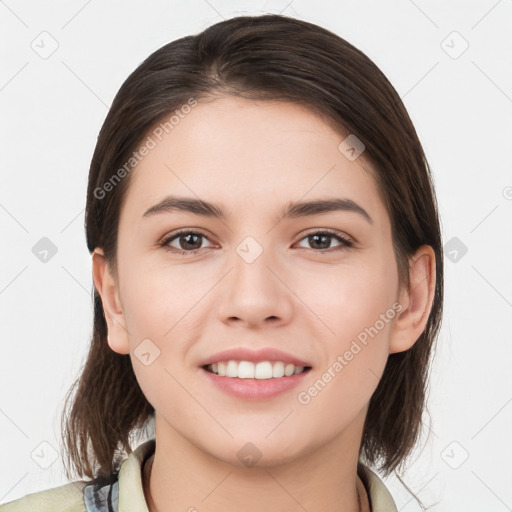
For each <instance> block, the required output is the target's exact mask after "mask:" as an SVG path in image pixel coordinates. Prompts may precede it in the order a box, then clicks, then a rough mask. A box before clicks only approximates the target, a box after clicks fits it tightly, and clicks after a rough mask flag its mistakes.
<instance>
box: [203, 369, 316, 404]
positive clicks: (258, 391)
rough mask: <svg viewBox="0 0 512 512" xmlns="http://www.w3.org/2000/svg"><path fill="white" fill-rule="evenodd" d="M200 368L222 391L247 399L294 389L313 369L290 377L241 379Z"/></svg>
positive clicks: (260, 398)
mask: <svg viewBox="0 0 512 512" xmlns="http://www.w3.org/2000/svg"><path fill="white" fill-rule="evenodd" d="M200 370H201V371H202V372H203V373H204V374H206V377H207V378H208V379H210V382H211V383H212V384H214V385H215V386H217V387H218V388H219V389H220V390H221V391H224V392H225V393H227V394H229V395H232V396H235V397H237V398H244V399H245V400H265V399H267V398H273V397H275V396H277V395H279V394H281V393H284V392H285V391H288V390H290V389H292V388H293V387H295V386H297V385H298V384H299V383H300V382H302V381H303V380H304V378H305V376H306V375H307V374H308V373H309V372H310V371H311V369H310V370H307V371H305V372H302V373H298V374H297V375H291V376H290V377H277V378H272V379H239V378H236V377H221V376H219V375H217V374H216V373H212V372H209V371H208V370H205V369H204V368H200Z"/></svg>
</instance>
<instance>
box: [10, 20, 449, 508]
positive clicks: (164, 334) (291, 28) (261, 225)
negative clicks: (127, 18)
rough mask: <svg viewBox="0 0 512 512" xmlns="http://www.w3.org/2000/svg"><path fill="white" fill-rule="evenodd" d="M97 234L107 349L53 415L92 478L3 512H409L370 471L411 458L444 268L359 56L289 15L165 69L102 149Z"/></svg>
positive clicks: (74, 459) (101, 338) (393, 109)
mask: <svg viewBox="0 0 512 512" xmlns="http://www.w3.org/2000/svg"><path fill="white" fill-rule="evenodd" d="M86 235H87V244H88V248H89V251H90V252H91V254H92V258H93V279H94V300H95V317H94V330H93V336H92V341H91V347H90V351H89V354H88V358H87V362H86V365H85V367H84V369H83V372H82V374H81V376H80V378H79V379H78V380H77V382H76V383H75V384H76V385H75V386H73V387H72V389H71V390H70V394H69V395H68V402H67V405H69V407H68V409H69V410H65V411H64V414H63V431H64V436H65V443H66V447H67V451H68V456H69V462H70V465H71V466H72V470H74V474H75V475H77V476H78V477H79V478H82V479H81V480H76V481H74V482H71V483H69V484H66V485H63V486H60V487H57V488H55V489H50V490H46V491H42V492H39V493H34V494H31V495H28V496H25V497H24V498H21V499H19V500H16V501H14V502H11V503H9V504H5V505H3V506H2V507H0V510H1V511H2V512H4V511H5V512H9V511H15V510H29V509H30V510H46V509H48V510H50V509H51V510H53V511H59V510H66V511H75V510H76V511H79V510H80V511H84V510H87V511H89V512H90V511H110V510H118V511H119V512H127V511H132V510H133V511H135V510H137V511H150V512H156V511H158V512H161V511H170V512H174V511H177V510H189V511H193V510H199V511H206V510H210V511H217V510H223V511H230V510H245V511H253V510H254V511H256V510H258V511H259V510H261V509H265V510H267V511H282V510H308V511H310V512H314V511H320V510H322V511H333V512H334V511H345V512H349V511H366V512H368V511H373V512H375V511H386V512H387V511H396V510H397V509H396V504H395V503H394V501H393V498H392V496H391V494H390V493H389V491H388V490H387V489H386V487H385V485H384V483H383V482H382V481H381V480H380V479H379V477H378V476H377V474H376V472H375V471H373V470H372V469H371V468H370V466H373V467H374V468H375V470H378V471H382V472H383V473H384V474H386V475H388V474H390V473H391V472H393V471H397V470H398V469H400V468H401V467H402V465H403V464H404V462H405V460H406V458H407V456H408V455H409V454H410V452H411V450H412V448H413V447H414V446H415V443H416V441H417V439H418V435H419V432H420V429H421V416H422V412H423V409H424V404H425V389H426V385H427V377H428V365H429V361H430V355H431V349H432V346H433V344H434V342H435V339H436V337H437V334H438V330H439V327H440V322H441V313H442V294H443V260H442V251H441V234H440V226H439V219H438V213H437V205H436V199H435V194H434V187H433V183H432V177H431V173H430V169H429V167H428V164H427V161H426V158H425V155H424V153H423V150H422V147H421V144H420V141H419V140H418V137H417V134H416V132H415V129H414V127H413V125H412V123H411V120H410V118H409V116H408V114H407V112H406V110H405V108H404V106H403V103H402V102H401V100H400V98H399V96H398V95H397V93H396V91H395V90H394V89H393V87H392V86H391V84H390V83H389V81H388V80H387V79H386V77H385V76H384V75H383V74H382V72H381V71H380V70H379V69H378V68H377V67H376V65H375V64H374V63H373V62H372V61H370V60H369V59H368V57H366V56H365V55H364V54H363V53H362V52H361V51H359V50H357V49H356V48H354V47H353V46H352V45H350V44H349V43H348V42H347V41H345V40H343V39H342V38H340V37H339V36H337V35H335V34H333V33H331V32H329V31H327V30H325V29H323V28H321V27H318V26H316V25H314V24H311V23H308V22H305V21H301V20H297V19H293V18H288V17H285V16H281V15H263V16H254V17H251V16H243V17H238V18H233V19H229V20H227V21H223V22H221V23H217V24H216V25H213V26H211V27H209V28H207V29H206V30H204V31H203V32H202V33H200V34H198V35H195V36H188V37H184V38H182V39H179V40H177V41H174V42H172V43H170V44H167V45H165V46H164V47H162V48H161V49H159V50H157V51H156V52H155V53H153V54H152V55H151V56H150V57H148V58H147V59H146V60H145V61H144V62H143V63H142V64H141V65H140V66H139V67H138V68H137V69H136V70H135V71H134V72H133V73H132V74H131V75H130V76H129V77H128V79H127V80H126V82H125V83H124V84H123V86H122V87H121V89H120V91H119V92H118V94H117V96H116V98H115V99H114V102H113V104H112V107H111V109H110V111H109V113H108V115H107V118H106V120H105V123H104V125H103V127H102V129H101V132H100V135H99V138H98V142H97V146H96V149H95V152H94V155H93V158H92V163H91V168H90V173H89V184H88V191H87V206H86ZM148 428H149V429H150V431H151V428H154V435H153V436H150V439H148V440H146V441H145V442H143V443H142V444H139V445H138V446H137V447H136V448H135V449H133V446H134V444H135V439H136V438H137V437H138V436H139V437H140V436H141V435H143V434H144V432H146V429H148ZM127 455H128V456H127ZM72 470H71V469H68V477H69V478H74V476H73V471H72ZM83 477H85V479H83ZM45 507H46V508H45Z"/></svg>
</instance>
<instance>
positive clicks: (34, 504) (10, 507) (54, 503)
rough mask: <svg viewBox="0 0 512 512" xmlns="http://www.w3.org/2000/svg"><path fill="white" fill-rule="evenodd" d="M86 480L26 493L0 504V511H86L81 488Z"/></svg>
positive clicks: (85, 483)
mask: <svg viewBox="0 0 512 512" xmlns="http://www.w3.org/2000/svg"><path fill="white" fill-rule="evenodd" d="M85 485H87V482H80V481H77V482H70V483H69V484H65V485H61V486H59V487H54V488H53V489H46V490H44V491H40V492H35V493H32V494H27V495H26V496H23V498H19V499H17V500H14V501H11V502H9V503H5V504H3V505H0V512H87V509H86V508H85V503H84V495H83V488H84V486H85Z"/></svg>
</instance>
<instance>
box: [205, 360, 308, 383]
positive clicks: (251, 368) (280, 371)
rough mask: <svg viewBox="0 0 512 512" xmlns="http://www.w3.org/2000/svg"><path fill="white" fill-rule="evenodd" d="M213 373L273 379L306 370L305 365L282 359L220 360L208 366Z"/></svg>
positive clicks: (241, 377) (223, 375)
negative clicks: (274, 360) (272, 360)
mask: <svg viewBox="0 0 512 512" xmlns="http://www.w3.org/2000/svg"><path fill="white" fill-rule="evenodd" d="M208 368H209V369H211V371H212V372H213V373H216V374H218V375H220V376H221V377H238V378H239V379H271V378H273V377H283V376H287V377H289V376H290V375H296V374H297V373H301V372H302V371H303V370H304V366H295V365H294V364H291V363H289V364H287V363H283V362H281V361H276V362H274V363H271V362H270V361H261V362H259V363H256V364H254V363H253V362H251V361H233V360H230V361H219V362H218V363H212V364H211V365H209V366H208Z"/></svg>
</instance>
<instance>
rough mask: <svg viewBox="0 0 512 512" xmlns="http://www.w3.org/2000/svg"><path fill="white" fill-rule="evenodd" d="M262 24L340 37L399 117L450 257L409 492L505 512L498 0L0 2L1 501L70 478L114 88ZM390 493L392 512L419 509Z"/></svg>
mask: <svg viewBox="0 0 512 512" xmlns="http://www.w3.org/2000/svg"><path fill="white" fill-rule="evenodd" d="M264 12H282V13H283V14H287V15H289V16H295V17H298V18H301V19H305V20H308V21H311V22H313V23H317V24H319V25H321V26H324V27H326V28H328V29H330V30H332V31H334V32H336V33H337V34H339V35H340V36H342V37H343V38H345V39H347V40H348V41H349V42H351V43H352V44H354V45H355V46H356V47H358V48H359V49H361V50H362V51H363V52H365V53H366V54H367V55H368V56H369V57H370V58H371V59H373V60H374V61H375V63H376V64H377V65H378V66H379V67H380V68H381V69H382V70H383V72H384V73H385V74H386V75H387V76H388V78H389V79H390V81H391V83H392V84H393V85H394V87H395V88H396V89H397V91H398V93H399V94H400V96H401V97H402V99H403V101H404V103H405V105H406V108H407V109H408V112H409V114H410V116H411V118H412V120H413V122H414V124H415V126H416V129H417V131H418V134H419V136H420V139H421V141H422V144H423V146H424V149H425V152H426V154H427V158H428V160H429V162H430V164H431V166H432V169H433V172H434V175H435V185H436V189H437V196H438V201H439V205H440V213H441V219H442V229H443V240H444V243H445V244H448V245H447V248H446V251H445V255H446V267H445V270H446V282H445V284H446V302H445V316H444V324H443V328H442V331H441V336H440V338H439V342H438V350H437V352H436V358H435V361H434V366H433V373H432V379H431V391H430V399H429V411H430V418H431V423H430V422H429V417H428V416H426V418H425V419H426V422H427V426H426V427H425V431H424V436H423V442H422V444H421V445H420V446H419V447H418V449H417V450H416V452H415V455H414V456H413V457H412V459H411V462H410V464H409V469H408V471H407V474H406V480H405V481H406V483H407V484H408V486H409V487H410V488H411V489H412V490H413V491H414V492H416V493H417V494H418V496H419V497H420V498H421V499H422V501H423V502H424V503H425V504H426V505H431V508H430V509H429V510H432V511H465V512H470V511H475V512H476V511H478V512H481V511H483V510H486V511H496V512H499V511H502V510H503V511H505V510H511V507H512V490H511V485H510V482H512V470H511V469H510V455H511V447H512V442H511V439H510V432H512V403H511V402H512V383H511V377H510V375H511V372H510V361H511V353H512V348H511V347H512V340H511V334H510V327H511V319H512V315H511V313H512V286H511V284H512V265H511V262H512V229H511V222H510V220H511V218H512V172H511V171H512V166H511V160H512V156H511V148H512V142H511V141H512V126H511V119H512V1H510V0H501V1H497V2H496V1H495V0H485V1H484V0H482V1H478V2H476V1H472V2H467V1H449V2H446V1H440V0H438V1H431V2H427V1H419V0H417V1H412V0H401V1H398V0H397V1H389V2H378V1H359V2H358V1H346V0H344V1H338V2H334V1H315V2H306V1H300V0H295V1H292V2H289V3H288V2H284V1H280V0H273V1H268V2H256V1H238V2H235V1H224V2H222V1H220V0H215V1H214V0H208V1H206V0H193V1H190V2H185V1H182V2H164V1H153V2H142V1H140V2H137V1H133V0H132V1H122V2H121V1H109V2H105V1H103V2H100V1H98V0H89V1H83V0H79V1H78V0H77V1H69V2H55V1H54V2H23V1H18V2H16V1H15V0H5V1H0V16H1V18H0V19H1V20H2V21H1V23H2V30H1V31H0V39H1V46H0V51H1V55H0V62H1V63H2V65H1V68H0V102H1V107H2V123H1V125H0V129H1V134H0V144H1V151H0V158H1V166H0V172H1V180H2V186H1V189H0V221H1V222H0V229H1V232H0V236H1V244H2V250H1V251H0V258H1V260H0V269H1V273H0V315H1V316H0V331H1V351H0V354H1V357H0V390H1V402H0V432H1V436H0V503H1V502H6V501H11V500H13V499H16V498H19V497H21V496H23V495H25V494H27V493H29V492H36V491H39V490H42V489H46V488H50V487H55V486H57V485H60V484H62V483H65V482H66V480H65V478H64V476H63V473H62V464H61V462H60V459H58V458H57V459H56V460H55V462H53V464H51V462H52V461H53V459H54V458H55V457H58V451H59V450H60V449H61V446H60V427H59V423H58V419H59V417H60V410H61V406H62V400H63V398H64V394H65V392H66V391H67V389H68V388H69V386H70V384H71V383H72V381H73V380H74V378H75V377H76V375H77V372H78V370H79V368H80V365H81V363H82V362H83V358H84V357H85V355H86V351H87V348H88V343H89V337H90V334H91V326H92V298H91V297H92V295H91V290H92V274H91V268H92V267H91V260H90V255H89V253H88V251H87V247H86V244H85V235H84V228H83V220H84V206H85V197H86V183H87V174H88V167H89V163H90V159H91V156H92V153H93V149H94V146H95V143H96V138H97V135H98V132H99V129H100V126H101V124H102V122H103V120H104V118H105V116H106V114H107V111H108V108H109V105H110V104H111V101H112V99H113V97H114V95H115V93H116V92H117V90H118V89H119V87H120V86H121V84H122V82H123V81H124V80H125V79H126V78H127V76H128V75H129V73H131V72H132V70H133V69H135V67H136V66H137V65H138V64H139V63H140V62H141V61H142V60H143V59H144V58H146V57H147V56H148V55H149V54H150V53H152V52H153V51H154V50H156V49H157V48H159V47H161V46H162V45H164V44H165V43H167V42H169V41H171V40H174V39H176V38H179V37H182V36H185V35H188V34H191V33H197V32H199V31H201V30H203V29H204V28H206V27H207V26H209V25H211V24H213V23H215V22H217V21H220V20H222V18H226V19H227V18H230V17H233V16H236V15H241V14H246V13H247V14H263V13H264ZM454 32H457V33H458V34H454ZM41 33H43V34H41ZM464 41H466V42H467V43H465V42H464ZM57 44H58V48H57V49H56V50H55V51H54V53H53V54H51V55H48V53H49V52H50V51H51V50H52V49H53V48H52V45H54V46H55V45H57ZM466 44H468V45H469V46H468V48H467V49H466V50H465V51H463V50H464V48H465V45H466ZM43 57H44V58H43ZM43 237H47V238H49V239H50V240H51V241H52V242H53V244H55V246H56V247H57V253H56V254H55V255H54V256H53V257H51V258H49V260H48V261H47V262H46V263H44V262H42V261H40V259H39V258H37V257H36V256H35V254H34V253H33V251H32V248H33V247H34V246H35V245H36V243H38V241H39V240H40V239H41V238H43ZM454 237H455V239H454ZM462 244H463V245H464V246H465V247H467V253H465V254H464V253H463V250H461V247H463V246H462ZM454 251H455V252H454ZM450 258H451V259H453V260H454V261H450ZM429 431H430V432H429ZM427 434H429V436H428V437H427ZM41 443H43V444H41ZM41 465H42V466H48V465H49V467H47V468H46V469H45V468H44V467H41ZM385 481H386V484H387V486H388V488H389V489H390V491H391V493H392V494H393V496H394V498H395V500H396V502H397V504H398V508H399V510H400V511H407V512H409V511H416V510H420V508H419V506H418V505H417V504H416V502H415V501H414V500H413V499H412V498H411V496H410V495H409V494H408V492H407V491H406V489H405V488H404V487H403V486H402V484H401V483H400V482H399V481H398V480H397V479H395V478H394V477H391V478H388V479H386V480H385Z"/></svg>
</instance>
